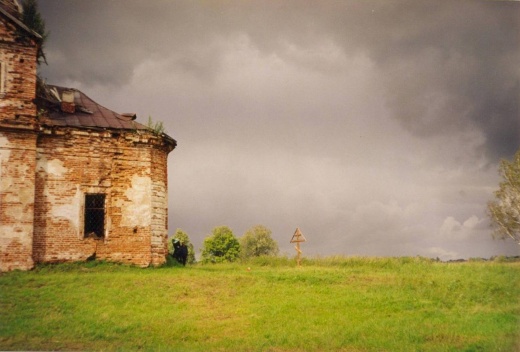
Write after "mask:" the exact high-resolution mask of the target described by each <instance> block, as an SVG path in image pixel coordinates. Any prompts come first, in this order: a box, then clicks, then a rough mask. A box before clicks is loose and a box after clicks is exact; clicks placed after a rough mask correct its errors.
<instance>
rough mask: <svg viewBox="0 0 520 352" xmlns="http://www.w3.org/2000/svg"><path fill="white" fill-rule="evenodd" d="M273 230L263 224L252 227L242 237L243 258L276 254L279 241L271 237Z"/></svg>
mask: <svg viewBox="0 0 520 352" xmlns="http://www.w3.org/2000/svg"><path fill="white" fill-rule="evenodd" d="M271 234H272V232H271V230H269V229H268V228H267V227H265V226H263V225H256V226H253V227H252V228H250V229H249V230H247V231H246V233H244V235H243V236H242V237H241V238H240V251H241V252H240V254H241V257H242V258H243V259H247V258H250V257H260V256H276V255H277V254H278V243H276V241H275V240H273V238H272V237H271Z"/></svg>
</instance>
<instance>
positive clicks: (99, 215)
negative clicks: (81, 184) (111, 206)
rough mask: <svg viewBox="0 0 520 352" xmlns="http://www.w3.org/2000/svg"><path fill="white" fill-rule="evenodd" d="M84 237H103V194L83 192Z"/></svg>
mask: <svg viewBox="0 0 520 352" xmlns="http://www.w3.org/2000/svg"><path fill="white" fill-rule="evenodd" d="M83 233H84V237H85V238H87V237H93V238H103V237H105V194H102V193H91V194H85V214H84V232H83Z"/></svg>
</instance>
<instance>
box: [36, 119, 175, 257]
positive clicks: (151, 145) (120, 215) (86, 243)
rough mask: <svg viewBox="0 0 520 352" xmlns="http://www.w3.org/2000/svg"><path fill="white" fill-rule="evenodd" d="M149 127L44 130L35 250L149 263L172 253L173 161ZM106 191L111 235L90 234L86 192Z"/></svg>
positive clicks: (42, 254) (47, 254) (45, 254)
mask: <svg viewBox="0 0 520 352" xmlns="http://www.w3.org/2000/svg"><path fill="white" fill-rule="evenodd" d="M159 140H160V139H158V138H156V137H155V136H153V135H152V134H149V133H143V132H141V133H137V132H134V131H129V132H110V131H80V130H76V129H72V128H71V129H60V130H48V131H46V132H45V133H44V134H42V135H41V136H40V137H39V140H38V149H37V151H38V156H37V177H36V199H35V214H36V215H35V237H34V256H35V260H36V261H37V262H57V261H73V260H84V259H86V258H87V257H89V256H91V255H92V254H93V253H94V252H95V253H96V259H104V260H108V261H117V262H125V263H131V264H136V265H140V266H148V265H150V264H152V265H158V264H162V263H163V262H164V261H165V255H166V250H167V249H166V248H167V246H166V238H167V228H166V226H167V225H166V224H167V221H166V217H167V202H166V201H164V200H165V199H166V172H165V170H166V167H165V166H163V165H162V164H161V163H164V164H165V163H166V158H167V152H165V151H164V150H162V149H161V148H160V147H159V148H158V147H157V145H156V142H158V141H159ZM88 193H103V194H105V195H106V199H105V204H106V218H105V235H104V238H102V239H94V238H85V234H84V233H83V222H84V218H83V217H84V199H85V194H88Z"/></svg>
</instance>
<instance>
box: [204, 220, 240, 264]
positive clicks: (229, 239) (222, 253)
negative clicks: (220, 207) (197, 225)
mask: <svg viewBox="0 0 520 352" xmlns="http://www.w3.org/2000/svg"><path fill="white" fill-rule="evenodd" d="M239 255H240V243H239V242H238V240H237V239H236V237H235V235H233V231H231V229H230V228H229V227H227V226H218V227H215V228H214V229H213V232H212V234H211V235H210V236H208V237H206V238H205V239H204V244H203V248H202V262H203V263H222V262H234V261H235V260H237V259H238V257H239Z"/></svg>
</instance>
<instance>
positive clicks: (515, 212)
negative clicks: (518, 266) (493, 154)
mask: <svg viewBox="0 0 520 352" xmlns="http://www.w3.org/2000/svg"><path fill="white" fill-rule="evenodd" d="M499 172H500V175H501V176H502V178H503V181H502V182H500V184H499V189H498V191H496V192H495V197H496V200H495V201H492V202H489V203H488V214H489V216H490V217H491V221H492V223H493V225H494V227H495V232H494V236H495V237H499V238H506V237H511V238H512V239H514V240H515V241H516V242H517V243H518V244H520V149H519V150H518V151H517V152H516V154H515V155H514V157H513V160H512V161H511V162H509V161H508V160H502V161H501V163H500V168H499Z"/></svg>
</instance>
